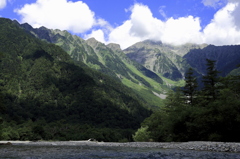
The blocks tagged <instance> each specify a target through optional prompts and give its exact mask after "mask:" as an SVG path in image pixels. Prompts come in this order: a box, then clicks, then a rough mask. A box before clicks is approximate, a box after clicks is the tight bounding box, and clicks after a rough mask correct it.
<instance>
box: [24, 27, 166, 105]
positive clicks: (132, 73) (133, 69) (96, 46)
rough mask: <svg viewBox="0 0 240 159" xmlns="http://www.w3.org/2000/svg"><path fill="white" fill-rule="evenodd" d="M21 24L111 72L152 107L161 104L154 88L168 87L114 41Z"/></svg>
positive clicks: (76, 58) (79, 58) (76, 57)
mask: <svg viewBox="0 0 240 159" xmlns="http://www.w3.org/2000/svg"><path fill="white" fill-rule="evenodd" d="M21 27H23V28H24V29H26V30H27V31H29V32H30V33H31V34H33V35H35V36H36V37H38V38H40V39H44V40H46V41H48V42H50V43H54V44H56V45H58V46H60V47H61V48H63V49H64V50H65V51H66V52H67V53H68V54H69V55H70V56H71V58H72V59H73V60H74V61H76V62H83V63H84V64H86V65H87V66H89V67H91V68H93V69H95V70H97V71H100V72H102V73H104V74H106V75H109V76H111V77H112V78H114V79H115V80H118V81H122V83H123V84H125V85H126V86H128V87H130V88H132V89H133V90H134V91H135V92H137V93H138V94H139V95H140V96H141V98H143V99H144V100H145V101H147V102H148V103H149V105H150V107H151V108H153V107H159V106H162V105H163V104H162V101H163V100H162V99H161V98H159V97H158V96H156V95H155V94H154V93H153V92H157V93H158V94H161V93H163V92H165V91H166V89H168V88H167V87H166V86H165V87H164V86H163V85H164V84H163V80H162V79H161V77H160V76H159V75H157V74H156V73H154V72H152V71H150V70H148V69H146V68H145V67H143V66H142V65H140V64H138V63H136V62H134V61H131V60H130V59H129V58H128V57H127V56H126V55H125V54H124V53H123V51H122V50H121V49H120V47H119V46H117V44H109V45H105V44H103V43H101V42H98V41H97V40H95V39H94V38H91V39H88V40H86V41H85V40H83V39H82V38H80V37H78V36H75V35H72V34H70V33H68V32H67V31H60V30H51V29H47V28H45V27H41V28H38V29H34V28H32V27H31V26H30V25H29V24H22V25H21Z"/></svg>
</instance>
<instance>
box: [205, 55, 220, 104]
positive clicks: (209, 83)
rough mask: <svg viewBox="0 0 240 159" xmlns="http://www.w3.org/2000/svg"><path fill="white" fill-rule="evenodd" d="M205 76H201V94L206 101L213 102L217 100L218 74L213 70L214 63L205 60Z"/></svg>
mask: <svg viewBox="0 0 240 159" xmlns="http://www.w3.org/2000/svg"><path fill="white" fill-rule="evenodd" d="M206 61H207V74H206V75H205V76H203V80H202V82H203V84H204V87H203V93H204V96H205V97H206V98H207V99H208V100H215V99H216V98H217V83H218V82H219V77H218V74H219V73H220V72H219V71H218V70H217V69H216V68H215V63H216V61H214V60H210V59H206Z"/></svg>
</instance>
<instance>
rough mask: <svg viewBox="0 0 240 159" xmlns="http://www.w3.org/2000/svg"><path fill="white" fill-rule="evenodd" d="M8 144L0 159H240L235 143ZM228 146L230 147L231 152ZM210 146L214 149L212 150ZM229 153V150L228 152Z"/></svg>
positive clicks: (76, 142)
mask: <svg viewBox="0 0 240 159" xmlns="http://www.w3.org/2000/svg"><path fill="white" fill-rule="evenodd" d="M0 143H1V142H0ZM5 143H6V142H5ZM11 143H12V145H1V146H0V158H1V159H10V158H11V159H97V158H98V159H109V158H117V159H147V158H149V159H196V158H198V159H213V158H215V159H240V152H239V151H240V150H239V151H238V149H237V148H238V146H239V144H238V143H217V142H186V143H155V142H132V143H105V142H89V141H68V142H11ZM224 144H225V145H227V146H225V148H228V151H227V149H225V150H226V152H223V151H222V150H224V149H222V150H217V148H218V147H219V148H221V146H222V145H224ZM210 145H212V146H210ZM229 145H232V149H231V148H230V146H229ZM190 146H191V147H190ZM207 146H208V147H209V150H208V151H206V150H200V149H199V150H196V148H195V149H194V147H198V148H200V147H207ZM213 146H215V147H216V149H213ZM234 149H235V150H234ZM230 150H232V151H231V152H230ZM218 151H221V152H218ZM233 151H236V152H233Z"/></svg>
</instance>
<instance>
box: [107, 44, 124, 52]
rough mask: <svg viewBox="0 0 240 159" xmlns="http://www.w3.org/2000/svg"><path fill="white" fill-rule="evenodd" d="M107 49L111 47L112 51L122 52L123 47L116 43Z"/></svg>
mask: <svg viewBox="0 0 240 159" xmlns="http://www.w3.org/2000/svg"><path fill="white" fill-rule="evenodd" d="M107 47H109V48H110V49H112V50H113V51H122V49H121V47H120V45H119V44H116V43H109V44H108V45H107Z"/></svg>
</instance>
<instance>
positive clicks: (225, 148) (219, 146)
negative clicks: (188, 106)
mask: <svg viewBox="0 0 240 159" xmlns="http://www.w3.org/2000/svg"><path fill="white" fill-rule="evenodd" d="M3 144H5V145H39V146H45V145H46V146H47V145H54V146H78V145H79V146H106V147H131V148H134V147H136V148H162V149H179V150H197V151H213V152H234V153H240V143H230V142H206V141H191V142H127V143H116V142H95V141H54V142H50V141H37V142H31V141H0V145H3Z"/></svg>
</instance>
